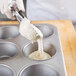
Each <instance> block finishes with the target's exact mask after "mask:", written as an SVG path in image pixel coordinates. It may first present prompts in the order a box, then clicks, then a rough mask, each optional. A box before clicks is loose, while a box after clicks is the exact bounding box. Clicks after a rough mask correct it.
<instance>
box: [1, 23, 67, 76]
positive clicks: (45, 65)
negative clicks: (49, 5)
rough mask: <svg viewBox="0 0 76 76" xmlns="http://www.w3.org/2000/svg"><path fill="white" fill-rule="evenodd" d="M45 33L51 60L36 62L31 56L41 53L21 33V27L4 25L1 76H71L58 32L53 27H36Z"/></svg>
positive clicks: (45, 43)
mask: <svg viewBox="0 0 76 76" xmlns="http://www.w3.org/2000/svg"><path fill="white" fill-rule="evenodd" d="M35 26H36V27H37V28H39V29H40V30H41V31H42V33H43V37H44V38H43V47H44V51H45V52H47V53H48V54H50V56H51V58H49V59H46V60H33V59H30V58H28V56H29V54H30V53H32V52H34V51H37V50H38V44H37V42H35V43H33V44H32V43H31V42H30V41H29V40H27V39H26V38H24V37H23V36H22V35H20V33H19V27H18V26H17V25H2V26H0V76H67V73H66V68H65V63H64V57H63V52H62V47H61V42H60V38H59V33H58V30H57V28H56V27H55V26H53V25H49V24H36V25H35Z"/></svg>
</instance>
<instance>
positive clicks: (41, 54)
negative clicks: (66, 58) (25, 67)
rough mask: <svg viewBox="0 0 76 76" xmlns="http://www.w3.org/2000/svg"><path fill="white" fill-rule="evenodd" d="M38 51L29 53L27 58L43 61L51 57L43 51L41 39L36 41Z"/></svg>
mask: <svg viewBox="0 0 76 76" xmlns="http://www.w3.org/2000/svg"><path fill="white" fill-rule="evenodd" d="M37 42H38V50H37V51H35V52H33V53H31V54H30V55H29V58H31V59H34V60H45V59H49V58H51V56H50V55H49V54H48V53H46V52H44V51H43V39H42V38H40V39H38V41H37Z"/></svg>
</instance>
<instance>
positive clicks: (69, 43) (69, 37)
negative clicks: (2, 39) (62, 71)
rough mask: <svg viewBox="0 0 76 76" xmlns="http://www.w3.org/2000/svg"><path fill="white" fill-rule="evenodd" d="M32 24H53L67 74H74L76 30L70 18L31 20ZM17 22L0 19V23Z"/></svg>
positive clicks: (69, 75) (72, 75) (70, 75)
mask: <svg viewBox="0 0 76 76" xmlns="http://www.w3.org/2000/svg"><path fill="white" fill-rule="evenodd" d="M31 23H33V24H38V23H41V24H44V23H46V24H53V25H55V26H56V27H57V28H58V30H59V34H60V38H61V44H62V48H63V54H64V60H65V65H66V69H67V75H68V76H76V32H75V29H74V27H73V24H72V22H71V21H70V20H49V21H31ZM5 24H8V25H9V24H18V22H17V21H0V25H5Z"/></svg>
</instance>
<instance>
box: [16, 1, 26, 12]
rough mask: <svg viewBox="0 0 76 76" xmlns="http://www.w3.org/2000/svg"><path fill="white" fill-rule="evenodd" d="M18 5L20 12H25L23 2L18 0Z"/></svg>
mask: <svg viewBox="0 0 76 76" xmlns="http://www.w3.org/2000/svg"><path fill="white" fill-rule="evenodd" d="M16 4H17V7H18V9H19V10H21V11H23V12H25V9H24V4H23V0H16Z"/></svg>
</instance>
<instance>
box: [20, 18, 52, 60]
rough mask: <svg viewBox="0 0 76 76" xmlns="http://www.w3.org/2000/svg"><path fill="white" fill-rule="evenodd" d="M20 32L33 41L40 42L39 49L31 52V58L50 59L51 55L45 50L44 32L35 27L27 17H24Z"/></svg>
mask: <svg viewBox="0 0 76 76" xmlns="http://www.w3.org/2000/svg"><path fill="white" fill-rule="evenodd" d="M19 32H20V33H21V35H22V36H24V37H26V38H27V39H29V40H30V41H31V42H34V41H37V42H38V50H36V51H35V52H33V53H31V54H30V55H29V58H31V59H35V60H45V59H49V58H50V57H51V56H50V55H49V54H47V53H46V52H44V51H43V34H42V32H41V31H40V30H39V29H38V28H37V27H35V26H34V25H33V24H31V23H30V21H29V20H28V19H27V18H24V19H23V20H22V22H21V23H20V28H19Z"/></svg>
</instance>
